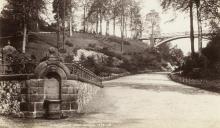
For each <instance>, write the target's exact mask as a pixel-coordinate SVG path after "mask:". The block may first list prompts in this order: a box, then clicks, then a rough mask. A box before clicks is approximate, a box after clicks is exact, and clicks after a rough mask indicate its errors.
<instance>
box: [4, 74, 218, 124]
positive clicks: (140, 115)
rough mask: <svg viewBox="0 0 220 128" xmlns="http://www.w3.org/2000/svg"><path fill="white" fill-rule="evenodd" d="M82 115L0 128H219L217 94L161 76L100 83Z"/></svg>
mask: <svg viewBox="0 0 220 128" xmlns="http://www.w3.org/2000/svg"><path fill="white" fill-rule="evenodd" d="M104 85H105V88H104V89H102V90H101V91H100V92H99V93H98V94H97V96H96V97H95V98H94V100H93V101H92V102H91V103H89V105H88V106H86V107H85V109H84V114H81V115H79V116H78V117H74V118H67V119H61V120H42V119H37V120H30V119H11V118H5V117H0V128H44V127H45V128H55V127H58V128H219V127H220V95H219V94H217V93H212V92H207V91H204V90H200V89H197V88H193V87H188V86H185V85H182V84H178V83H175V82H173V81H170V80H169V79H168V78H167V74H165V73H152V74H140V75H134V76H127V77H123V78H119V79H116V80H112V81H107V82H104Z"/></svg>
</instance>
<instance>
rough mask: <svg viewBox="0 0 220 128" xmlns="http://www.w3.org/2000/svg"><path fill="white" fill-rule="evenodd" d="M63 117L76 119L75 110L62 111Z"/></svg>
mask: <svg viewBox="0 0 220 128" xmlns="http://www.w3.org/2000/svg"><path fill="white" fill-rule="evenodd" d="M62 115H63V117H76V116H77V111H76V110H62Z"/></svg>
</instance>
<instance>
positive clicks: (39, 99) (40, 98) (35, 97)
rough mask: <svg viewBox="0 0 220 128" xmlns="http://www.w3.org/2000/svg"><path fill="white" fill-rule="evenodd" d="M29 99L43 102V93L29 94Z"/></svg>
mask: <svg viewBox="0 0 220 128" xmlns="http://www.w3.org/2000/svg"><path fill="white" fill-rule="evenodd" d="M29 101H31V102H43V101H44V95H42V94H34V95H33V94H30V99H29Z"/></svg>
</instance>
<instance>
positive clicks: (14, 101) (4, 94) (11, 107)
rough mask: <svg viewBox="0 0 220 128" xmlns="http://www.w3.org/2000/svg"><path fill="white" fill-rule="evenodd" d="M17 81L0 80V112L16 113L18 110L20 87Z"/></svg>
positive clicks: (4, 113) (6, 113)
mask: <svg viewBox="0 0 220 128" xmlns="http://www.w3.org/2000/svg"><path fill="white" fill-rule="evenodd" d="M20 85H21V83H18V82H15V81H13V82H8V81H7V82H0V114H3V115H10V114H17V113H18V112H19V111H20V95H19V94H20V92H19V88H20Z"/></svg>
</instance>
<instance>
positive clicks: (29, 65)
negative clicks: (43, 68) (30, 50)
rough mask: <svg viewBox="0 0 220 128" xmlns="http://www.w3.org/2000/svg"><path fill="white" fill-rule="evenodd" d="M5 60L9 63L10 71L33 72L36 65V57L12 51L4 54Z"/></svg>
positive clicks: (16, 72)
mask: <svg viewBox="0 0 220 128" xmlns="http://www.w3.org/2000/svg"><path fill="white" fill-rule="evenodd" d="M6 61H7V63H8V64H10V67H11V71H10V73H14V74H18V73H24V74H25V73H33V72H34V69H35V67H36V59H35V58H34V57H33V56H32V57H29V56H27V55H26V54H23V53H19V52H14V53H13V54H8V55H7V56H6Z"/></svg>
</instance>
